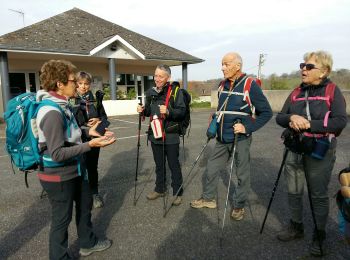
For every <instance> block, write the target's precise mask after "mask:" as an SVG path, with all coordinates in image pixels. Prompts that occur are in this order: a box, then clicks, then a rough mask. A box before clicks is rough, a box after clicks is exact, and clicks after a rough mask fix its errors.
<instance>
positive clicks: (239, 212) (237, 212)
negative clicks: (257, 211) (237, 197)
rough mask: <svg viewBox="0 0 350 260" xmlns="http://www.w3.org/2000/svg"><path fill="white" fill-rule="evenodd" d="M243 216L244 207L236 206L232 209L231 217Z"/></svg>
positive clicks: (240, 218)
mask: <svg viewBox="0 0 350 260" xmlns="http://www.w3.org/2000/svg"><path fill="white" fill-rule="evenodd" d="M243 217H244V208H241V209H240V208H236V209H233V210H232V213H231V218H233V219H234V220H237V221H238V220H242V219H243Z"/></svg>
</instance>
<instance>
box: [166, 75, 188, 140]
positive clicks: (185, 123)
mask: <svg viewBox="0 0 350 260" xmlns="http://www.w3.org/2000/svg"><path fill="white" fill-rule="evenodd" d="M171 85H172V96H173V98H174V101H175V99H176V95H177V92H178V91H181V92H182V96H183V99H184V103H185V105H186V113H185V118H184V120H183V121H181V122H180V127H179V135H180V136H185V135H186V133H187V129H188V128H189V127H190V125H191V107H190V104H191V100H192V98H191V95H190V93H188V91H187V90H186V89H183V88H180V84H179V82H177V81H173V82H172V83H171ZM189 133H190V130H188V133H187V134H189Z"/></svg>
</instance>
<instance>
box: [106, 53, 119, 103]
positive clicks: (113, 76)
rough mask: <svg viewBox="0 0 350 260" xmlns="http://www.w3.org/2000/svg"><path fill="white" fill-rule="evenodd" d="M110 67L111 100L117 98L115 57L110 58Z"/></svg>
mask: <svg viewBox="0 0 350 260" xmlns="http://www.w3.org/2000/svg"><path fill="white" fill-rule="evenodd" d="M108 65H109V66H108V67H109V87H110V90H111V100H117V94H116V84H115V80H116V73H115V60H114V59H113V58H109V59H108Z"/></svg>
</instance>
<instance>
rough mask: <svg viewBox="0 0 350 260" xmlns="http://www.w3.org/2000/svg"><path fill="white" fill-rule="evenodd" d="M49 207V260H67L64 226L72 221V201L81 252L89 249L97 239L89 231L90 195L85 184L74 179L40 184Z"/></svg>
mask: <svg viewBox="0 0 350 260" xmlns="http://www.w3.org/2000/svg"><path fill="white" fill-rule="evenodd" d="M40 182H41V185H42V187H43V188H44V190H45V191H46V192H47V194H48V197H49V200H50V204H51V208H52V210H51V214H52V215H51V229H50V238H49V239H50V240H49V255H50V260H54V259H70V256H69V255H68V252H67V248H68V226H69V223H70V222H71V220H72V213H73V201H75V211H76V214H75V222H76V226H77V233H78V237H79V244H80V247H81V248H90V247H93V246H94V245H95V244H96V242H97V237H96V235H95V234H94V233H93V231H92V223H91V208H92V194H91V191H90V187H89V184H88V182H87V181H84V180H82V178H81V177H77V178H74V179H71V180H68V181H64V182H43V181H40Z"/></svg>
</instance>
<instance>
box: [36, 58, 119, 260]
mask: <svg viewBox="0 0 350 260" xmlns="http://www.w3.org/2000/svg"><path fill="white" fill-rule="evenodd" d="M40 72H41V74H40V82H41V87H42V90H39V91H38V93H37V101H38V102H40V101H42V100H50V101H52V102H54V103H55V104H58V105H59V106H50V105H46V106H42V107H41V108H40V109H39V111H38V115H37V119H36V120H37V121H36V122H37V127H38V134H39V147H40V149H41V151H42V153H43V157H42V158H43V159H42V165H41V167H40V169H39V171H38V177H39V179H40V183H41V185H42V187H43V188H44V190H45V191H46V192H47V194H48V197H49V201H50V204H51V208H52V211H51V229H50V241H49V258H50V259H51V260H53V259H72V256H71V255H70V254H69V252H68V226H69V223H70V221H71V219H72V212H73V202H75V210H76V214H75V221H76V226H77V233H78V238H79V245H80V251H79V253H80V255H81V256H87V255H90V254H91V253H93V252H97V251H103V250H105V249H107V248H109V247H110V246H111V241H110V240H108V239H99V238H97V236H96V235H95V234H94V232H93V230H92V223H91V208H92V194H91V190H90V187H89V183H88V181H87V171H86V167H85V162H84V158H83V156H84V154H85V153H86V152H89V151H90V150H91V149H92V148H93V147H105V146H107V145H110V144H112V143H114V142H115V141H116V138H115V137H114V135H113V133H112V132H110V131H107V132H106V133H105V135H104V136H100V137H97V138H94V139H91V140H90V141H88V142H85V143H83V142H82V141H81V135H82V130H81V129H80V128H79V126H78V125H77V122H76V120H75V118H74V116H73V113H72V110H71V106H70V104H69V102H68V99H69V98H70V97H73V96H75V94H76V89H77V84H76V83H77V79H76V72H77V69H76V67H75V66H74V65H73V64H72V63H70V62H68V61H63V60H50V61H48V62H46V63H45V64H44V65H43V66H42V68H41V71H40ZM97 125H98V123H97V124H95V126H93V127H91V128H90V130H89V132H88V133H87V134H88V135H94V136H99V134H98V133H97V132H96V130H95V129H96V126H97Z"/></svg>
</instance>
